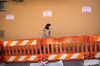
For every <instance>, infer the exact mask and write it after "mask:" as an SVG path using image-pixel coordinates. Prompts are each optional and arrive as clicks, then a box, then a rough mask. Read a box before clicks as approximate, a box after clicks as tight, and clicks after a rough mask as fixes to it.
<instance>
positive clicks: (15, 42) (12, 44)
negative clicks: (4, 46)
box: [10, 41, 18, 46]
mask: <svg viewBox="0 0 100 66" xmlns="http://www.w3.org/2000/svg"><path fill="white" fill-rule="evenodd" d="M17 42H18V41H13V42H12V43H11V44H10V46H15V45H16V44H17Z"/></svg>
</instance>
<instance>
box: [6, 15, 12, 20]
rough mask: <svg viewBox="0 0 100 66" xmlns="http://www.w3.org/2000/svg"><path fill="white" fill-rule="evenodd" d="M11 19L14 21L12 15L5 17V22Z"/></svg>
mask: <svg viewBox="0 0 100 66" xmlns="http://www.w3.org/2000/svg"><path fill="white" fill-rule="evenodd" d="M13 19H14V15H12V14H7V15H6V20H13Z"/></svg>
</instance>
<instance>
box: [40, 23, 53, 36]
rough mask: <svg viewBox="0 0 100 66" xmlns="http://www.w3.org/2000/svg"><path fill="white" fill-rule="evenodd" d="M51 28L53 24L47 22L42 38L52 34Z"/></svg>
mask: <svg viewBox="0 0 100 66" xmlns="http://www.w3.org/2000/svg"><path fill="white" fill-rule="evenodd" d="M50 28H51V24H50V23H48V24H46V26H45V28H44V29H43V33H42V34H41V36H40V38H49V37H50V34H51V31H50Z"/></svg>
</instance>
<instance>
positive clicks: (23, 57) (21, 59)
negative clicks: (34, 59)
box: [18, 56, 26, 61]
mask: <svg viewBox="0 0 100 66" xmlns="http://www.w3.org/2000/svg"><path fill="white" fill-rule="evenodd" d="M25 57H26V56H21V57H20V58H19V59H18V61H23V60H24V59H25Z"/></svg>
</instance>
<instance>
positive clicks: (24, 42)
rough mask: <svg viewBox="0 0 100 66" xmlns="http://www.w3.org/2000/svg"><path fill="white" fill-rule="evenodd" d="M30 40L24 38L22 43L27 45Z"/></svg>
mask: <svg viewBox="0 0 100 66" xmlns="http://www.w3.org/2000/svg"><path fill="white" fill-rule="evenodd" d="M28 41H29V40H24V41H23V42H22V43H21V44H20V45H26V44H27V43H28Z"/></svg>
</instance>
